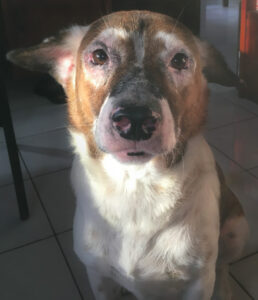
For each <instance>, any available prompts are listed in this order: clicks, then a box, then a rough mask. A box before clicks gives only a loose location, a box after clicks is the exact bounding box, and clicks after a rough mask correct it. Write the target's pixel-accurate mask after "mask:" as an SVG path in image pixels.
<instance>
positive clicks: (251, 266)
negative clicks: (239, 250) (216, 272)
mask: <svg viewBox="0 0 258 300" xmlns="http://www.w3.org/2000/svg"><path fill="white" fill-rule="evenodd" d="M230 270H231V273H232V274H233V275H234V276H235V278H236V279H237V280H238V281H240V282H241V284H242V285H243V286H244V287H245V289H246V290H247V291H248V292H249V293H250V294H251V295H252V296H253V299H258V272H257V270H258V254H256V255H253V256H251V257H249V258H246V259H244V260H242V261H240V262H237V263H234V264H233V265H232V266H231V267H230Z"/></svg>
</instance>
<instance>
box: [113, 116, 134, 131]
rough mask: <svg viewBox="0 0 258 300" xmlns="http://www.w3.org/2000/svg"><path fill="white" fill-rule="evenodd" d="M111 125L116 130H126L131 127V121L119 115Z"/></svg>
mask: <svg viewBox="0 0 258 300" xmlns="http://www.w3.org/2000/svg"><path fill="white" fill-rule="evenodd" d="M113 125H114V126H115V127H116V129H117V130H118V131H123V132H127V131H129V129H130V128H131V121H130V120H129V119H128V118H127V117H124V116H121V117H119V118H117V120H116V121H114V122H113Z"/></svg>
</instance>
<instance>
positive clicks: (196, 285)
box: [182, 266, 216, 300]
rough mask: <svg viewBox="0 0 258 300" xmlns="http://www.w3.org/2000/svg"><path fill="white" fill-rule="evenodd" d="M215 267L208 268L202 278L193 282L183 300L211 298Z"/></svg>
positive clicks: (208, 299) (205, 299)
mask: <svg viewBox="0 0 258 300" xmlns="http://www.w3.org/2000/svg"><path fill="white" fill-rule="evenodd" d="M215 276H216V275H215V266H213V267H212V268H209V270H207V271H206V272H205V273H204V274H203V276H202V277H200V278H198V279H196V280H194V281H193V282H192V283H191V285H190V286H189V288H188V289H187V292H186V293H185V295H184V297H183V298H182V299H183V300H201V299H202V300H210V299H211V297H212V293H213V289H214V284H215Z"/></svg>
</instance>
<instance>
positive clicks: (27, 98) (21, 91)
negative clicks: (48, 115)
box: [6, 80, 53, 111]
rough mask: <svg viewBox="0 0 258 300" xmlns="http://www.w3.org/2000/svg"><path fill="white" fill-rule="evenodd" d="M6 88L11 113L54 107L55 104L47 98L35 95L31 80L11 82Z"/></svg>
mask: <svg viewBox="0 0 258 300" xmlns="http://www.w3.org/2000/svg"><path fill="white" fill-rule="evenodd" d="M6 86H7V94H8V101H9V105H10V109H11V111H16V110H21V109H22V110H24V109H27V108H29V107H39V106H52V107H53V103H51V102H50V101H49V100H48V99H47V98H45V97H40V96H38V95H37V94H35V93H34V91H33V88H34V82H31V80H21V81H11V82H8V83H7V85H6Z"/></svg>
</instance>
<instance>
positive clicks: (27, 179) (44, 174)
mask: <svg viewBox="0 0 258 300" xmlns="http://www.w3.org/2000/svg"><path fill="white" fill-rule="evenodd" d="M19 157H20V159H21V160H22V163H23V165H24V160H23V158H22V153H20V151H19ZM25 168H26V171H27V170H28V168H27V167H25ZM70 169H71V167H66V168H63V169H59V170H55V171H52V172H47V173H43V174H38V175H35V176H31V177H32V178H35V179H38V178H40V177H43V176H47V175H52V174H56V173H59V172H62V171H66V170H70ZM22 175H23V176H22V177H23V181H24V182H28V181H30V177H28V178H24V174H22ZM11 185H14V183H13V181H12V182H9V183H4V184H0V189H1V188H5V187H8V186H11Z"/></svg>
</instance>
